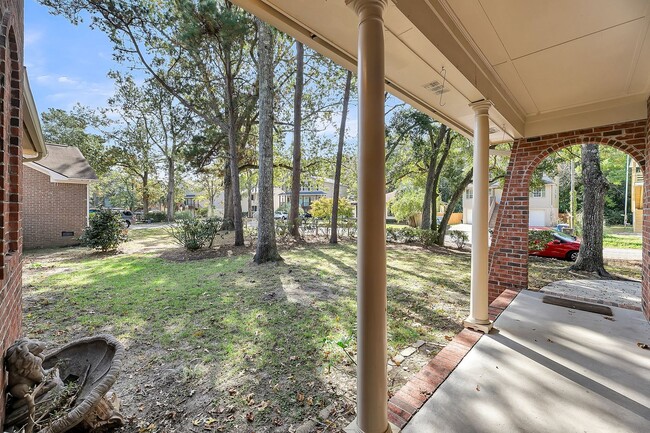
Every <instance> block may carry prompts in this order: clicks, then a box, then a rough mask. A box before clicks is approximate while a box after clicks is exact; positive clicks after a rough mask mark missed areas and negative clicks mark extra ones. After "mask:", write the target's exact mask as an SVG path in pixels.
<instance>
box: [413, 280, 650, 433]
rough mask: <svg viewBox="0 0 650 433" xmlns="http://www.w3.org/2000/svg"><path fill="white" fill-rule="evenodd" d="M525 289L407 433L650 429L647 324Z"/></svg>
mask: <svg viewBox="0 0 650 433" xmlns="http://www.w3.org/2000/svg"><path fill="white" fill-rule="evenodd" d="M542 296H543V294H541V293H534V292H529V291H524V292H522V293H520V294H519V295H518V296H517V297H516V298H515V300H514V301H513V302H512V304H510V306H509V307H508V308H507V309H506V310H505V311H504V312H503V313H502V314H501V316H499V318H498V319H497V321H496V322H495V328H496V329H497V330H498V332H494V333H491V334H489V335H486V336H484V337H482V338H481V339H480V340H479V341H478V343H476V345H475V346H474V348H473V349H472V350H471V351H470V352H469V353H468V354H467V356H466V357H465V358H464V359H463V360H462V361H461V363H460V364H459V365H458V367H457V368H456V369H455V370H454V371H453V373H451V375H450V376H449V378H448V379H447V380H446V381H445V382H444V383H443V384H442V385H441V386H440V387H439V388H438V390H437V391H436V392H435V393H434V394H433V396H432V397H431V398H430V399H429V400H428V401H427V402H426V403H425V404H424V406H423V407H422V409H421V410H420V411H419V412H417V413H416V414H415V415H414V416H413V418H412V419H411V421H410V422H409V423H408V424H407V425H406V426H405V427H404V429H403V432H404V433H424V432H427V433H429V432H445V433H453V432H459V433H460V432H462V433H471V432H481V433H491V432H495V433H497V432H498V433H502V432H530V433H536V432H563V433H573V432H576V433H578V432H580V433H582V432H647V431H648V425H650V392H648V390H650V374H648V371H650V351H648V350H644V349H641V348H640V347H639V346H638V345H637V343H645V344H650V324H649V323H648V322H647V321H646V319H645V318H644V317H643V315H642V313H640V312H637V311H631V310H626V309H620V308H616V307H614V308H612V310H614V317H613V319H614V320H606V319H605V318H604V317H603V316H601V315H598V314H594V313H588V312H584V311H576V310H571V309H567V308H563V307H558V306H553V305H548V304H543V303H542V302H541V297H542Z"/></svg>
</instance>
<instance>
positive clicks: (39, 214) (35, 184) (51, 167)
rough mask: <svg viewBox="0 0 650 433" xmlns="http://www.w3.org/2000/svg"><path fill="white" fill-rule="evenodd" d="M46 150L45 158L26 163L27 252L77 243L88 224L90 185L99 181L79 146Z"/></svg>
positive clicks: (25, 242)
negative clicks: (31, 249)
mask: <svg viewBox="0 0 650 433" xmlns="http://www.w3.org/2000/svg"><path fill="white" fill-rule="evenodd" d="M46 147H47V156H46V157H45V158H43V159H41V160H40V161H36V162H25V163H24V170H23V182H24V191H25V192H24V195H23V211H24V213H23V234H24V247H25V248H27V249H28V248H43V247H60V246H67V245H74V244H78V243H79V236H81V234H82V232H83V230H84V228H86V227H87V225H88V198H89V197H88V184H89V183H90V182H92V181H94V180H96V179H97V175H96V174H95V172H94V171H93V169H92V168H91V167H90V165H88V162H87V161H86V158H84V156H83V155H82V154H81V152H80V151H79V149H77V148H76V147H72V146H62V145H58V144H47V145H46Z"/></svg>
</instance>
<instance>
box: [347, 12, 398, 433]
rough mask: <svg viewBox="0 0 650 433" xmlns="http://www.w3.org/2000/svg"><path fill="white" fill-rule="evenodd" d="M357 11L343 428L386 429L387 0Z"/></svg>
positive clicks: (378, 432) (379, 432)
mask: <svg viewBox="0 0 650 433" xmlns="http://www.w3.org/2000/svg"><path fill="white" fill-rule="evenodd" d="M347 2H348V4H351V5H352V6H353V7H354V9H355V11H356V13H357V15H358V16H359V39H358V71H357V74H358V80H359V83H358V84H359V174H358V182H359V199H358V206H359V214H358V219H357V221H358V226H359V230H358V235H359V238H358V241H357V247H358V252H357V277H358V282H357V346H358V347H357V349H358V352H357V419H356V420H355V421H354V422H353V423H352V424H351V425H350V426H348V428H347V429H346V431H348V432H362V433H385V432H390V426H389V424H388V418H387V398H388V395H387V390H388V385H387V378H386V376H387V373H386V360H387V348H386V220H385V207H386V192H385V183H386V182H385V164H384V134H385V131H384V89H385V87H384V20H383V13H384V10H385V8H386V6H387V4H388V0H347Z"/></svg>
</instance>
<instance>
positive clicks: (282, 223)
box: [275, 219, 289, 238]
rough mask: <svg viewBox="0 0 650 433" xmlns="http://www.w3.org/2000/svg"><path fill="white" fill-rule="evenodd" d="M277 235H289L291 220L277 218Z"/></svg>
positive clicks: (281, 236)
mask: <svg viewBox="0 0 650 433" xmlns="http://www.w3.org/2000/svg"><path fill="white" fill-rule="evenodd" d="M275 235H276V236H277V237H278V238H284V237H286V236H289V220H282V219H276V220H275Z"/></svg>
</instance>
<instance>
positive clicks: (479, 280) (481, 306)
mask: <svg viewBox="0 0 650 433" xmlns="http://www.w3.org/2000/svg"><path fill="white" fill-rule="evenodd" d="M470 106H471V107H472V108H473V109H474V180H473V188H474V190H473V199H472V283H471V284H472V285H471V287H472V288H471V294H470V304H469V309H470V311H469V317H468V318H467V319H466V320H465V323H464V325H465V327H466V328H471V329H475V330H477V331H482V332H485V333H487V332H489V331H490V329H491V328H492V322H490V319H489V316H488V224H489V219H490V216H489V204H488V198H489V173H488V171H489V152H490V132H489V119H488V110H489V109H490V107H491V106H492V103H491V102H490V101H479V102H474V103H472V104H471V105H470Z"/></svg>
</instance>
